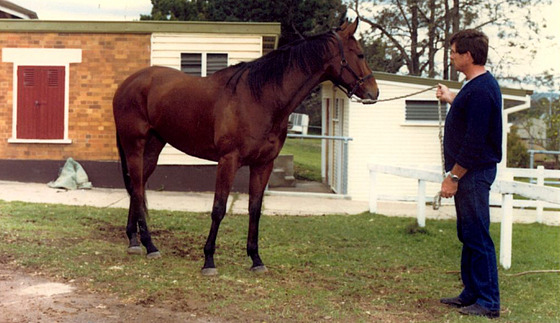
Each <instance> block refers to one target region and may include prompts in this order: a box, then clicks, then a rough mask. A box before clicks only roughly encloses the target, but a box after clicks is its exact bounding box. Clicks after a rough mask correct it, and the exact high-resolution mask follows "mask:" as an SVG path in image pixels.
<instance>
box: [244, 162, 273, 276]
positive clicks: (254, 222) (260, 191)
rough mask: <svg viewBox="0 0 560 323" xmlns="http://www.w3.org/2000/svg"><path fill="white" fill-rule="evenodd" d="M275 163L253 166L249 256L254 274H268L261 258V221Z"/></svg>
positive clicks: (248, 240) (250, 193)
mask: <svg viewBox="0 0 560 323" xmlns="http://www.w3.org/2000/svg"><path fill="white" fill-rule="evenodd" d="M273 166H274V161H271V162H269V163H267V164H265V165H259V166H251V175H250V182H249V234H248V235H247V255H248V256H249V257H251V260H252V261H253V265H252V266H251V270H252V271H254V272H266V271H267V269H266V266H265V265H264V264H263V262H262V260H261V257H260V256H259V221H260V218H261V211H262V202H263V196H264V190H265V188H266V184H267V183H268V179H269V178H270V173H271V172H272V168H273Z"/></svg>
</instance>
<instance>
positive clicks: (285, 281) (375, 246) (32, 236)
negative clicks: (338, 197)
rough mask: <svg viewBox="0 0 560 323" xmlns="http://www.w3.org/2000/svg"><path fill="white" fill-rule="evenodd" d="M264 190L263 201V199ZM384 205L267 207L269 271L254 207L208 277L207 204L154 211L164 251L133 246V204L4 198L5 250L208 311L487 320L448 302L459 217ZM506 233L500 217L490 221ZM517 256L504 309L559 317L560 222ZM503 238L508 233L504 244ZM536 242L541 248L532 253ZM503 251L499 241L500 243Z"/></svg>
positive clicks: (66, 272) (137, 296)
mask: <svg viewBox="0 0 560 323" xmlns="http://www.w3.org/2000/svg"><path fill="white" fill-rule="evenodd" d="M265 201H266V200H265ZM413 221H414V220H413V219H410V218H398V217H395V218H392V217H385V216H381V215H377V214H369V213H364V214H358V215H352V216H346V215H329V216H314V217H312V216H310V217H288V216H264V217H263V218H262V219H261V234H260V236H259V237H260V247H261V256H262V257H263V260H264V261H265V263H266V264H267V266H268V267H269V270H270V271H269V272H268V273H267V274H264V275H255V274H253V273H251V272H249V271H248V270H247V268H248V267H249V265H250V260H249V259H248V258H247V256H246V253H245V243H246V240H245V239H246V231H247V216H246V215H243V216H240V215H232V216H229V215H228V216H227V217H226V218H225V219H224V221H223V222H222V226H221V228H220V235H219V237H218V246H217V247H218V248H217V253H216V261H217V265H218V270H219V271H220V274H219V275H218V276H216V277H213V278H207V277H201V275H200V267H201V265H202V263H203V256H202V253H203V252H202V249H203V245H204V242H205V238H206V235H207V233H208V227H209V226H210V218H209V215H208V214H196V213H186V212H169V211H152V216H151V222H150V225H151V229H152V232H153V238H154V242H155V243H156V245H157V246H158V247H159V248H160V250H161V252H162V254H163V258H161V259H159V260H152V261H148V260H146V259H145V257H142V256H132V255H127V254H126V246H127V241H126V236H125V234H124V229H125V223H126V210H124V209H112V208H91V207H77V206H61V205H44V204H30V203H6V202H2V201H0V228H2V229H1V230H0V259H2V260H3V265H4V266H11V267H13V266H17V267H23V268H25V269H26V270H30V271H33V272H37V273H40V274H42V275H45V276H51V277H56V279H57V280H59V281H69V280H73V281H74V283H73V284H78V285H80V287H81V288H83V289H87V290H90V291H94V292H98V293H111V294H113V295H117V296H118V297H120V298H122V299H126V300H127V301H129V302H133V303H134V302H136V303H142V304H146V305H149V306H152V305H154V306H155V307H156V308H157V307H160V306H169V307H170V308H174V309H177V310H179V311H180V310H181V309H188V311H194V312H195V313H196V314H197V315H198V316H199V317H201V318H204V319H208V320H211V321H214V320H217V321H228V322H229V321H233V322H235V321H243V322H257V321H258V322H264V321H266V322H304V323H305V322H323V321H331V322H412V321H414V322H457V321H464V322H482V321H485V320H484V319H480V318H471V317H461V316H460V315H459V314H458V313H457V311H456V309H452V308H448V307H445V306H442V305H441V304H439V301H438V299H439V298H440V297H446V296H452V295H456V294H457V293H458V292H459V291H460V290H461V288H462V287H461V283H460V277H459V274H458V271H459V257H460V253H461V244H460V243H459V241H458V240H457V237H456V229H455V226H456V223H455V221H446V220H438V221H430V220H428V221H427V224H426V227H425V228H423V229H422V230H421V231H420V230H417V229H415V228H414V226H412V225H411V222H413ZM490 231H491V234H492V236H493V237H494V241H495V242H497V241H499V234H500V227H499V224H496V223H492V224H491V227H490ZM514 237H515V238H514V240H513V252H514V259H513V266H512V269H511V270H509V271H505V270H503V269H501V268H500V269H499V275H500V288H501V298H502V304H503V307H502V320H505V321H507V322H557V321H558V320H560V313H559V312H558V304H560V294H558V286H559V284H560V275H558V274H538V275H524V276H509V274H511V273H516V272H522V271H528V270H535V269H557V268H559V266H560V249H559V248H558V246H559V245H560V231H559V230H558V227H549V226H544V225H537V224H531V225H527V224H515V225H514ZM496 246H497V247H498V248H499V244H498V243H496ZM535 250H538V252H535ZM498 252H499V250H498Z"/></svg>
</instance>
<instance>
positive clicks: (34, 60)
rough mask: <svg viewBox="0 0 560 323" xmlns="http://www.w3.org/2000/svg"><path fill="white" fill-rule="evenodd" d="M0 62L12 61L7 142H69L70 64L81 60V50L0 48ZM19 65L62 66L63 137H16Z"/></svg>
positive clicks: (70, 141)
mask: <svg viewBox="0 0 560 323" xmlns="http://www.w3.org/2000/svg"><path fill="white" fill-rule="evenodd" d="M2 62H4V63H13V64H14V66H13V76H12V79H13V91H12V92H13V98H12V102H13V107H12V111H13V112H12V137H11V138H9V139H8V142H9V143H49V144H71V143H72V140H71V139H69V138H68V106H69V93H70V64H71V63H81V62H82V50H81V49H77V48H2ZM19 66H63V67H64V75H65V76H64V136H63V139H18V138H17V106H18V105H17V104H18V100H17V97H18V76H17V75H18V74H17V73H18V68H19Z"/></svg>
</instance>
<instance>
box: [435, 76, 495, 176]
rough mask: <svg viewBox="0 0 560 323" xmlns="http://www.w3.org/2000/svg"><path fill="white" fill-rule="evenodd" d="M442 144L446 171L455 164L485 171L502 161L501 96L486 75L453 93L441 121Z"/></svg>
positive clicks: (492, 81)
mask: <svg viewBox="0 0 560 323" xmlns="http://www.w3.org/2000/svg"><path fill="white" fill-rule="evenodd" d="M443 145H444V155H445V169H446V171H450V170H451V168H453V165H455V163H457V164H459V165H460V166H462V167H464V168H466V169H468V170H477V169H487V168H491V167H494V166H496V164H497V163H499V162H500V160H501V159H502V94H501V93H500V87H499V86H498V82H497V81H496V79H495V78H494V76H492V74H490V72H486V73H484V74H481V75H479V76H477V77H475V78H474V79H472V80H470V81H469V82H468V83H467V84H465V85H464V86H463V88H462V89H461V91H459V93H457V96H456V97H455V99H454V100H453V103H452V104H451V108H450V110H449V113H448V114H447V117H446V119H445V135H444V140H443Z"/></svg>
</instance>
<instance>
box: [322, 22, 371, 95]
mask: <svg viewBox="0 0 560 323" xmlns="http://www.w3.org/2000/svg"><path fill="white" fill-rule="evenodd" d="M331 32H332V33H333V34H334V37H335V38H336V40H337V43H338V49H339V51H340V73H339V77H340V78H341V79H342V71H343V69H347V70H348V71H349V72H350V74H352V76H354V78H355V79H356V83H355V84H354V87H353V88H352V90H351V91H348V90H347V89H346V88H344V87H343V86H341V85H340V84H339V83H338V82H333V83H334V85H336V86H337V87H338V88H340V89H341V90H342V92H344V93H346V95H347V96H348V97H349V98H351V97H352V96H353V95H354V93H356V91H357V90H358V89H359V88H360V86H362V84H364V82H365V81H367V80H369V79H370V78H372V77H373V72H371V73H369V74H368V75H366V76H364V77H360V76H358V74H357V73H356V72H355V71H354V70H353V69H352V67H350V66H349V65H348V61H347V60H346V56H345V55H344V48H343V47H342V39H340V36H339V35H338V34H337V33H336V32H335V31H334V30H332V31H331Z"/></svg>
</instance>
